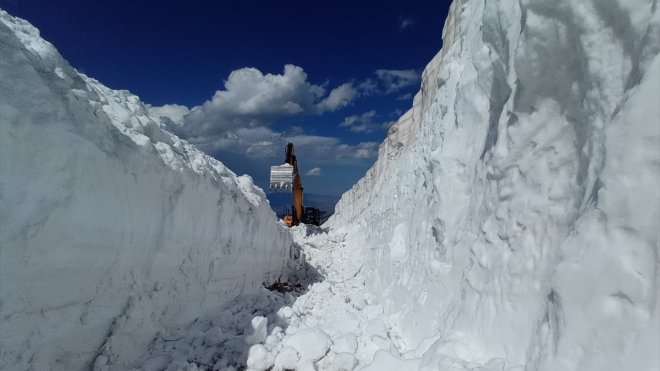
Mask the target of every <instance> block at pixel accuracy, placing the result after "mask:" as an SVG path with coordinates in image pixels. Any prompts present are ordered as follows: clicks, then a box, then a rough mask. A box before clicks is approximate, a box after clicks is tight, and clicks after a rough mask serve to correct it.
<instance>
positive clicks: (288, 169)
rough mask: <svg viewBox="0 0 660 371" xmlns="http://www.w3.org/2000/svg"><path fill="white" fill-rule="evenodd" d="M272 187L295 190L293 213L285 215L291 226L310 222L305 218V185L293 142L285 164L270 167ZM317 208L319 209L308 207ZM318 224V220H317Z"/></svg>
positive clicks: (288, 145)
mask: <svg viewBox="0 0 660 371" xmlns="http://www.w3.org/2000/svg"><path fill="white" fill-rule="evenodd" d="M270 189H271V190H272V191H288V190H291V191H292V192H293V207H292V208H291V209H292V210H291V215H286V216H285V217H284V222H285V223H286V224H287V225H288V226H289V227H291V226H294V225H298V224H300V223H301V222H305V223H308V221H306V220H304V219H305V217H304V214H305V207H304V206H303V186H302V180H301V178H300V173H299V172H298V160H297V159H296V154H295V150H294V147H293V143H289V144H287V145H286V150H285V158H284V164H282V165H277V166H271V167H270ZM307 209H313V210H316V214H318V209H315V208H307ZM315 224H317V225H318V222H315Z"/></svg>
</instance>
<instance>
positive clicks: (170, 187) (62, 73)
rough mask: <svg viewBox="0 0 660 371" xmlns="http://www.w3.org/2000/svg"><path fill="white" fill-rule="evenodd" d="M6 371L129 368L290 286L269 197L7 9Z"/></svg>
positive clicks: (3, 75) (0, 361)
mask: <svg viewBox="0 0 660 371" xmlns="http://www.w3.org/2000/svg"><path fill="white" fill-rule="evenodd" d="M0 56H1V57H0V318H1V320H0V333H1V334H2V335H1V336H0V369H8V370H10V369H11V370H14V369H37V370H46V369H59V370H73V369H82V368H89V367H91V366H92V365H94V366H96V367H99V368H104V366H107V365H110V366H111V368H113V367H114V368H116V369H128V368H131V367H132V366H133V365H134V364H133V362H134V361H135V360H136V358H137V357H139V356H141V355H142V354H143V353H144V352H145V351H146V349H147V347H148V345H149V342H150V341H151V340H152V339H153V337H154V336H155V334H156V332H157V331H160V330H161V329H163V330H164V329H167V328H170V327H172V326H177V325H180V324H183V323H187V322H189V321H192V320H193V319H195V318H196V317H198V316H202V315H204V314H207V313H208V312H209V311H212V310H216V309H218V308H222V307H223V306H226V305H228V304H229V303H231V302H232V301H233V300H234V299H236V298H237V297H240V296H249V295H252V294H255V293H256V292H257V291H258V289H259V288H260V286H261V285H262V282H267V281H274V280H275V279H277V278H278V277H279V276H280V275H286V274H287V271H286V269H287V265H288V264H290V263H291V260H290V259H291V258H290V248H291V244H292V242H291V237H290V234H289V233H288V232H287V231H285V230H284V229H283V228H282V227H281V226H280V225H278V224H277V223H276V221H275V220H276V217H275V214H274V213H273V212H272V210H271V209H270V208H269V206H268V204H267V202H266V200H265V197H264V194H263V192H262V191H261V190H260V189H259V188H256V187H255V186H254V185H253V183H252V180H251V179H250V178H249V177H247V176H242V177H236V175H235V174H234V173H232V172H231V171H230V170H228V169H227V168H225V167H224V166H223V165H222V164H221V163H220V162H218V161H216V160H214V159H212V158H210V157H208V156H206V155H203V154H202V153H201V152H199V151H198V150H196V149H195V148H193V147H192V146H190V145H189V144H187V143H186V142H184V141H181V140H179V139H178V138H177V137H176V136H174V135H172V134H170V133H169V132H167V131H165V130H163V129H162V128H161V127H160V126H159V124H158V123H157V121H156V120H154V119H153V118H152V117H150V116H149V115H148V110H147V108H146V107H145V106H144V105H143V104H142V103H141V102H140V101H139V99H138V98H137V97H136V96H134V95H131V94H130V93H128V92H126V91H114V90H111V89H108V88H106V87H105V86H103V85H101V84H100V83H99V82H97V81H95V80H93V79H90V78H88V77H86V76H83V75H81V74H78V73H77V72H76V71H75V70H74V69H73V68H71V67H70V66H69V65H68V63H66V61H64V60H63V59H62V57H61V56H60V55H59V54H58V53H57V51H56V50H55V49H54V47H53V46H52V45H50V44H49V43H47V42H46V41H44V40H43V39H41V38H40V37H39V33H38V31H37V30H36V29H35V28H34V27H32V26H31V25H29V24H28V23H27V22H25V21H22V20H20V19H17V18H13V17H11V16H9V15H8V14H7V13H5V12H2V11H0Z"/></svg>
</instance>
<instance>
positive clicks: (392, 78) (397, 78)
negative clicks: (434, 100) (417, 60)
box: [376, 69, 420, 94]
mask: <svg viewBox="0 0 660 371" xmlns="http://www.w3.org/2000/svg"><path fill="white" fill-rule="evenodd" d="M376 76H378V79H379V80H380V81H381V83H382V84H383V85H384V87H385V93H386V94H390V93H394V92H397V91H399V90H401V89H403V88H407V87H410V86H413V85H415V84H417V82H418V81H419V80H420V74H419V72H417V71H416V70H385V69H382V70H376Z"/></svg>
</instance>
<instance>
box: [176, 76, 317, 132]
mask: <svg viewBox="0 0 660 371" xmlns="http://www.w3.org/2000/svg"><path fill="white" fill-rule="evenodd" d="M324 94H325V89H324V88H323V87H322V86H320V85H314V84H311V83H310V82H309V81H307V74H306V73H305V71H304V70H303V69H302V68H300V67H298V66H294V65H286V66H284V72H283V73H282V74H281V75H274V74H265V75H264V74H263V73H262V72H261V71H259V70H258V69H256V68H241V69H239V70H236V71H233V72H232V73H231V74H230V75H229V77H228V78H227V80H226V81H225V89H224V90H219V91H217V92H216V93H215V95H214V96H213V97H212V98H211V99H210V100H208V101H206V102H205V103H204V104H202V105H201V106H198V107H195V108H193V109H192V110H191V112H190V113H189V114H188V115H187V116H186V118H185V126H186V129H187V131H188V134H189V136H200V135H214V134H219V133H222V132H224V131H226V130H229V129H235V128H238V127H257V126H263V125H267V124H268V123H270V122H272V121H275V120H277V119H279V118H282V117H286V116H293V115H297V114H302V113H315V112H317V107H316V106H317V104H318V102H319V100H320V99H321V98H323V96H324Z"/></svg>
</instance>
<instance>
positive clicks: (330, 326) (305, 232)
mask: <svg viewBox="0 0 660 371" xmlns="http://www.w3.org/2000/svg"><path fill="white" fill-rule="evenodd" d="M293 234H294V239H295V240H296V241H297V243H298V244H299V245H300V246H301V248H302V251H303V253H304V254H305V257H306V259H307V261H308V263H309V265H308V266H307V267H306V271H305V272H302V273H303V274H304V275H305V276H306V280H307V281H306V282H305V281H304V280H303V282H301V283H302V284H304V285H306V288H304V289H303V290H297V291H298V292H296V291H291V292H283V293H282V292H278V291H270V290H267V289H266V288H264V289H263V290H262V292H261V294H260V295H259V296H258V297H255V298H254V300H252V301H247V302H242V303H237V304H235V305H234V306H232V307H230V308H228V309H226V310H223V311H221V312H219V313H216V314H214V315H212V316H210V317H208V318H204V319H198V320H196V321H194V322H193V323H192V324H190V325H189V326H187V327H185V328H181V329H178V330H176V331H174V332H171V333H166V334H161V335H160V336H159V337H157V339H156V340H154V342H153V343H152V345H151V347H150V350H149V353H148V354H147V355H145V357H144V358H143V362H142V366H141V369H144V370H162V369H164V368H165V369H166V370H242V369H246V368H247V369H248V370H288V369H295V370H353V369H373V370H376V369H377V370H388V369H392V370H400V369H416V368H418V367H417V366H418V361H417V360H410V361H401V360H399V358H400V356H401V355H400V353H399V350H398V348H397V346H396V341H394V340H392V339H391V334H390V333H389V331H388V329H387V327H386V326H385V324H384V323H383V321H382V319H381V315H382V306H381V305H380V304H379V303H376V300H375V297H374V296H373V295H371V294H369V293H367V292H366V290H365V289H364V281H363V279H361V278H360V275H359V274H358V273H360V266H361V264H360V257H359V256H355V255H354V254H353V253H352V252H351V251H350V250H349V249H348V248H347V247H346V245H345V244H344V243H343V240H342V237H343V236H341V235H338V234H336V233H332V232H330V233H328V232H327V231H324V230H322V229H320V228H316V227H305V226H301V227H296V228H293ZM101 364H103V363H101ZM367 365H368V366H367ZM365 366H366V368H365ZM95 369H99V370H102V369H105V367H104V366H101V367H98V366H97V367H95Z"/></svg>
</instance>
